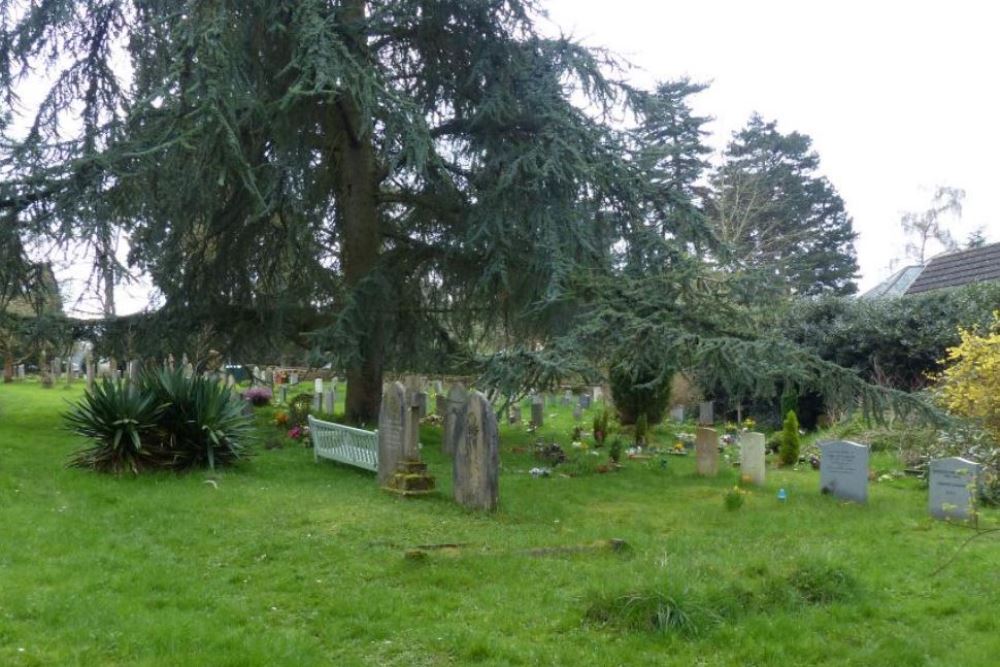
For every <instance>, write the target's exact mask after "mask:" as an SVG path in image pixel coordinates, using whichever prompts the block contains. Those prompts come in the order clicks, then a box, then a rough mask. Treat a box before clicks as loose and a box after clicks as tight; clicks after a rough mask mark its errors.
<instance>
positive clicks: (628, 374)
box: [609, 359, 673, 424]
mask: <svg viewBox="0 0 1000 667" xmlns="http://www.w3.org/2000/svg"><path fill="white" fill-rule="evenodd" d="M672 378H673V372H670V371H665V370H663V369H660V368H657V367H654V366H653V365H652V363H651V362H643V361H641V360H635V359H628V360H625V359H619V360H618V361H617V363H613V364H612V366H611V370H610V373H609V380H610V382H611V396H612V399H613V400H614V404H615V408H617V410H618V418H619V420H620V421H621V423H622V424H634V423H635V421H636V419H638V418H639V415H643V414H644V415H646V419H648V420H649V423H650V424H659V423H660V422H661V421H663V415H664V413H665V412H666V409H667V404H668V403H669V402H670V382H671V380H672Z"/></svg>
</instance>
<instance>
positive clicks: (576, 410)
mask: <svg viewBox="0 0 1000 667" xmlns="http://www.w3.org/2000/svg"><path fill="white" fill-rule="evenodd" d="M581 419H583V408H581V407H580V405H579V404H577V405H574V406H573V421H580V420H581Z"/></svg>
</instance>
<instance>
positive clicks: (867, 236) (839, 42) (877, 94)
mask: <svg viewBox="0 0 1000 667" xmlns="http://www.w3.org/2000/svg"><path fill="white" fill-rule="evenodd" d="M543 6H545V7H546V8H547V9H548V11H549V15H550V20H551V22H552V23H553V24H554V26H555V27H557V28H558V29H561V30H562V31H564V32H566V33H568V34H571V35H573V36H574V37H576V38H578V39H580V40H582V41H583V42H584V43H586V44H588V45H591V46H604V47H608V48H609V49H611V50H612V51H614V52H616V53H618V54H620V55H621V56H623V57H624V58H626V59H627V60H629V61H630V62H631V63H632V64H633V65H634V66H635V67H636V69H634V70H632V71H631V72H630V74H629V77H630V78H631V79H632V80H633V81H635V82H637V83H640V84H644V85H647V86H650V85H652V84H653V82H655V81H657V80H665V79H671V78H677V77H680V76H685V75H686V76H690V77H691V78H692V79H694V80H698V81H710V82H711V83H712V85H711V87H710V88H709V90H707V91H706V92H704V93H702V94H701V95H699V96H698V97H697V98H696V100H695V110H696V111H697V112H698V113H699V114H702V115H709V116H712V117H714V118H715V121H714V122H713V123H712V124H711V125H710V126H709V128H710V129H711V130H712V132H713V133H714V135H713V137H712V142H713V146H714V147H715V148H716V149H720V150H721V148H722V147H723V146H724V145H725V143H726V141H727V140H728V138H729V136H730V134H731V133H732V131H733V130H735V129H738V128H739V127H741V126H742V125H743V124H744V123H745V122H746V120H747V118H748V117H749V116H750V114H751V112H753V111H759V112H760V113H761V114H763V115H764V117H765V118H768V119H776V120H778V122H779V128H780V129H781V130H782V131H785V132H788V131H792V130H797V131H800V132H804V133H806V134H808V135H810V136H811V137H812V138H813V141H814V147H815V149H816V150H817V151H818V152H819V155H820V158H821V161H822V163H821V170H822V172H823V173H824V174H825V175H826V176H828V177H829V178H830V180H831V181H832V182H833V184H834V186H836V187H837V189H838V190H839V191H840V194H841V196H843V198H844V200H845V201H846V203H847V209H848V211H849V212H850V213H851V215H853V217H854V225H855V229H856V231H858V232H859V233H860V239H859V241H858V244H857V248H858V258H859V262H860V265H861V273H862V276H861V281H860V284H861V288H862V290H864V289H867V288H868V287H871V286H873V285H874V284H876V283H877V282H878V281H879V280H881V279H883V278H884V277H886V276H887V275H888V274H889V269H888V267H889V263H890V261H892V260H898V259H900V258H902V257H903V254H904V253H903V244H904V239H903V235H902V232H901V230H900V227H899V218H900V215H901V213H902V212H903V211H907V210H918V211H919V210H923V209H925V208H927V206H928V204H929V198H930V193H929V190H930V189H931V188H933V187H934V186H936V185H951V186H955V187H960V188H964V189H965V190H966V192H967V197H966V200H965V211H964V214H963V217H962V219H961V220H959V221H955V222H954V223H953V225H952V229H953V232H954V233H955V236H956V238H958V239H960V240H964V238H965V237H966V235H967V234H968V232H969V231H971V230H972V229H974V228H976V227H979V226H984V227H985V229H986V236H987V238H988V239H989V240H990V241H1000V215H997V214H996V211H997V209H998V204H1000V201H998V200H1000V194H998V192H997V180H998V176H1000V174H998V173H997V172H998V169H997V166H996V160H997V158H998V156H1000V93H998V89H997V84H996V67H997V65H998V64H1000V39H998V38H997V36H996V32H997V26H998V25H1000V20H998V19H1000V4H996V3H993V2H988V1H985V0H981V1H980V2H974V1H972V0H951V1H949V2H943V1H939V2H930V1H923V0H918V1H909V2H902V1H898V0H878V1H877V2H876V1H874V0H869V1H868V2H862V1H859V0H840V1H836V2H833V1H823V2H819V1H816V0H812V1H802V0H799V1H792V0H749V1H747V0H743V1H741V0H688V1H681V0H673V1H671V0H613V1H609V0H543ZM74 259H77V260H78V259H79V258H74ZM62 264H63V266H64V267H65V268H64V270H63V271H60V273H61V274H62V275H61V276H60V277H61V278H63V279H73V278H74V277H77V278H76V279H77V286H76V289H74V288H73V286H71V285H67V287H68V290H67V291H69V292H70V293H73V294H75V293H77V292H78V289H79V287H80V286H81V285H80V284H79V278H78V277H79V276H80V271H79V264H78V263H77V261H74V260H73V259H70V258H65V259H64V261H63V262H62ZM72 264H76V266H77V268H76V269H73V268H71V267H70V265H72ZM147 295H148V287H147V286H135V287H133V288H131V289H128V290H125V289H120V290H119V293H118V301H119V311H120V312H131V311H135V310H138V309H141V308H142V307H143V306H145V305H146V301H147Z"/></svg>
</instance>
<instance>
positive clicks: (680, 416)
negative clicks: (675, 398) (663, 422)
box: [670, 405, 684, 422]
mask: <svg viewBox="0 0 1000 667" xmlns="http://www.w3.org/2000/svg"><path fill="white" fill-rule="evenodd" d="M670 418H671V419H673V420H674V421H675V422H683V421H684V406H683V405H678V406H676V407H674V408H672V409H671V410H670Z"/></svg>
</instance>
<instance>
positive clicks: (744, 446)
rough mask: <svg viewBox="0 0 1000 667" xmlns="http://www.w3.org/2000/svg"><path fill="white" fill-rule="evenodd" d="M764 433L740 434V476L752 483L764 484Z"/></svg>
mask: <svg viewBox="0 0 1000 667" xmlns="http://www.w3.org/2000/svg"><path fill="white" fill-rule="evenodd" d="M764 440H765V438H764V434H763V433H753V432H750V433H743V434H741V435H740V477H741V478H742V479H743V480H744V481H747V482H750V483H751V484H756V485H757V486H764V472H765V469H766V468H765V464H764Z"/></svg>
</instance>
